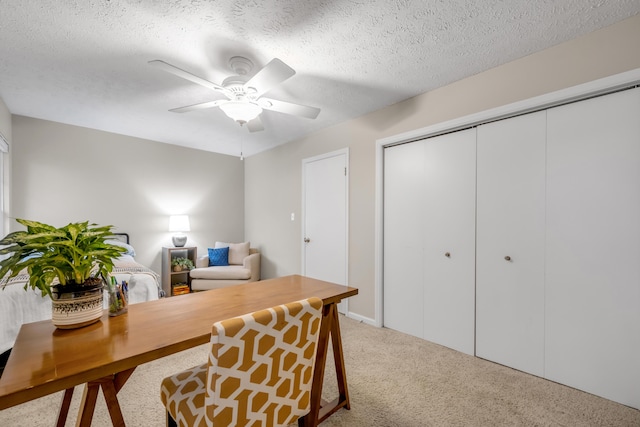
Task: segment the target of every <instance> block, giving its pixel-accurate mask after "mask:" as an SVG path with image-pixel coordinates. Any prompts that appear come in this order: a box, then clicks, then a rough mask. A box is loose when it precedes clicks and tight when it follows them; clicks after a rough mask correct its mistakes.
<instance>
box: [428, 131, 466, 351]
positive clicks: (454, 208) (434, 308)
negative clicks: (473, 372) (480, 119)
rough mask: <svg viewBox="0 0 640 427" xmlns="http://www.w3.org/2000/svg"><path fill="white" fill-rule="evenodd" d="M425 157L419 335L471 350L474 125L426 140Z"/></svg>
mask: <svg viewBox="0 0 640 427" xmlns="http://www.w3.org/2000/svg"><path fill="white" fill-rule="evenodd" d="M424 159H425V177H424V184H423V189H422V191H423V194H424V200H425V208H424V213H423V216H422V219H421V221H422V223H423V227H424V228H423V231H422V233H423V234H422V238H423V241H424V258H423V260H424V261H423V268H424V299H423V300H424V320H423V321H424V338H425V339H427V340H429V341H433V342H435V343H438V344H441V345H444V346H447V347H449V348H453V349H454V350H458V351H462V352H464V353H467V354H471V355H472V354H473V353H474V333H475V330H474V328H475V298H474V295H475V225H476V211H475V201H476V197H475V196H476V129H468V130H463V131H459V132H454V133H450V134H447V135H442V136H438V137H434V138H429V139H427V140H425V152H424ZM416 267H419V266H416Z"/></svg>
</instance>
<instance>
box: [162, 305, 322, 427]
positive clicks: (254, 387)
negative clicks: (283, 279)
mask: <svg viewBox="0 0 640 427" xmlns="http://www.w3.org/2000/svg"><path fill="white" fill-rule="evenodd" d="M322 305H323V304H322V300H321V299H319V298H315V297H314V298H309V299H306V300H302V301H297V302H293V303H288V304H283V305H279V306H276V307H272V308H269V309H266V310H260V311H257V312H254V313H249V314H246V315H244V316H239V317H235V318H232V319H228V320H223V321H221V322H216V323H215V324H214V325H213V328H212V331H211V352H210V353H209V361H208V363H205V364H203V365H200V366H196V367H194V368H191V369H188V370H186V371H183V372H180V373H177V374H175V375H172V376H170V377H167V378H165V379H164V380H163V381H162V386H161V391H160V396H161V399H162V403H163V404H164V406H165V408H166V410H167V426H180V427H194V426H207V427H226V426H256V427H257V426H265V427H266V426H269V427H270V426H287V425H289V424H291V423H293V422H295V421H296V420H298V423H299V424H302V421H303V420H302V419H301V418H300V417H302V416H304V415H306V414H307V413H309V411H310V401H311V382H312V379H313V366H314V363H315V357H316V346H317V342H318V333H319V331H320V321H321V314H322Z"/></svg>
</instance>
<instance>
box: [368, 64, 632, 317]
mask: <svg viewBox="0 0 640 427" xmlns="http://www.w3.org/2000/svg"><path fill="white" fill-rule="evenodd" d="M637 85H640V68H636V69H634V70H630V71H626V72H623V73H620V74H615V75H612V76H609V77H604V78H601V79H598V80H594V81H591V82H588V83H583V84H579V85H576V86H572V87H569V88H566V89H561V90H558V91H555V92H550V93H547V94H544V95H540V96H536V97H533V98H529V99H525V100H522V101H518V102H514V103H511V104H507V105H503V106H500V107H496V108H492V109H489V110H484V111H481V112H479V113H474V114H470V115H468V116H463V117H460V118H456V119H453V120H448V121H446V122H442V123H437V124H435V125H431V126H427V127H424V128H420V129H415V130H412V131H409V132H404V133H401V134H397V135H392V136H389V137H386V138H382V139H378V140H376V176H375V180H376V182H375V213H374V216H375V219H374V221H375V233H374V245H375V249H374V256H375V272H374V276H375V289H374V295H375V304H374V306H375V308H374V315H375V319H374V324H375V326H378V327H382V325H383V318H382V315H383V314H382V313H383V310H382V301H383V292H384V283H383V278H384V275H383V273H384V272H383V265H384V257H383V254H384V250H383V249H384V241H383V235H384V234H383V233H384V218H383V215H384V191H383V189H384V149H385V147H390V146H392V145H397V144H405V143H410V142H415V141H419V140H421V139H425V138H429V137H432V136H437V135H441V134H444V133H449V132H455V131H458V130H462V129H466V128H469V127H474V126H478V125H481V124H484V123H489V122H492V121H495V120H500V119H505V118H507V117H512V116H515V115H518V114H525V113H531V112H534V111H538V110H544V109H547V108H551V107H555V106H558V105H562V104H566V103H569V102H574V101H579V100H582V99H586V98H589V97H594V96H598V95H604V94H607V93H611V92H615V91H617V90H623V89H628V88H630V87H633V86H637Z"/></svg>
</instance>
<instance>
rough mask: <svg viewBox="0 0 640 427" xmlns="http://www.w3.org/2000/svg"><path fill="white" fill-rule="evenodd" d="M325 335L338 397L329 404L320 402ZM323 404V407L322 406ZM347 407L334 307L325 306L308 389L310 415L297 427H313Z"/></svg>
mask: <svg viewBox="0 0 640 427" xmlns="http://www.w3.org/2000/svg"><path fill="white" fill-rule="evenodd" d="M329 335H331V339H332V341H331V342H332V346H333V356H334V359H335V368H336V376H337V380H338V392H339V396H338V397H337V398H336V399H335V400H333V401H332V402H329V403H324V402H322V383H323V380H324V369H325V365H326V363H327V351H328V349H329ZM323 403H324V405H323ZM342 407H344V408H346V409H349V408H350V404H349V393H348V391H347V376H346V371H345V367H344V357H343V353H342V339H341V337H340V323H339V321H338V309H337V307H336V304H328V305H325V306H324V308H323V312H322V323H321V325H320V334H319V336H318V349H317V352H316V365H315V367H314V369H313V385H312V387H311V412H309V414H307V415H306V416H305V417H303V418H302V419H300V420H299V423H298V424H299V425H300V426H307V427H316V426H317V425H318V424H319V423H321V422H322V421H324V420H326V419H327V418H328V417H329V416H330V415H331V414H333V413H334V412H336V411H337V410H338V409H340V408H342Z"/></svg>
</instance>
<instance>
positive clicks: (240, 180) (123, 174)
mask: <svg viewBox="0 0 640 427" xmlns="http://www.w3.org/2000/svg"><path fill="white" fill-rule="evenodd" d="M12 127H13V144H12V147H11V148H12V151H13V159H12V161H13V170H12V175H13V176H12V179H13V181H12V194H13V205H12V212H11V214H12V217H13V218H26V219H31V220H36V221H40V222H45V223H48V224H52V225H55V226H63V225H66V224H68V223H69V222H76V221H85V220H89V221H91V222H94V223H97V224H100V225H107V224H111V225H114V226H116V228H117V231H121V232H127V233H129V235H130V238H131V243H132V245H133V246H134V247H135V248H136V252H137V254H138V256H137V257H136V258H137V259H138V261H139V262H141V263H142V264H145V265H146V266H148V267H150V268H152V269H153V270H155V271H156V272H158V273H159V272H160V270H161V256H160V255H161V251H162V246H172V243H171V234H172V233H169V231H168V221H169V215H170V214H188V215H189V218H190V222H191V230H192V231H191V232H187V236H188V241H187V245H190V246H193V245H195V246H198V254H199V255H206V250H207V247H209V246H212V245H213V243H214V242H215V241H216V240H221V241H238V242H239V241H242V240H243V239H244V190H243V189H244V164H243V162H241V161H240V160H239V159H238V158H237V157H232V156H226V155H221V154H214V153H210V152H205V151H200V150H194V149H189V148H183V147H178V146H173V145H169V144H163V143H160V142H154V141H149V140H144V139H139V138H133V137H128V136H123V135H117V134H112V133H108V132H103V131H97V130H92V129H87V128H81V127H76V126H70V125H65V124H61V123H55V122H49V121H45V120H39V119H34V118H29V117H23V116H13V126H12ZM19 227H20V225H19V224H17V223H16V222H15V221H12V223H11V229H12V230H15V229H18V228H19Z"/></svg>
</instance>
